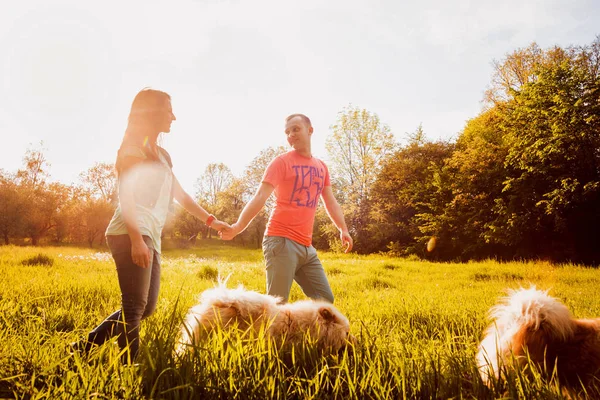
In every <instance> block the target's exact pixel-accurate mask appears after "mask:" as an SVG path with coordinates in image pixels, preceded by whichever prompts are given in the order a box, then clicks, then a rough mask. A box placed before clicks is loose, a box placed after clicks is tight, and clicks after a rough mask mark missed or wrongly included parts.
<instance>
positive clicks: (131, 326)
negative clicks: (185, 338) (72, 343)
mask: <svg viewBox="0 0 600 400" xmlns="http://www.w3.org/2000/svg"><path fill="white" fill-rule="evenodd" d="M143 238H144V242H145V243H146V245H147V246H148V248H150V249H151V250H152V258H151V260H150V266H149V267H148V268H142V267H140V266H138V265H136V264H134V263H133V261H132V259H131V239H130V238H129V235H109V236H107V237H106V241H107V243H108V247H109V248H110V251H111V253H112V256H113V259H114V260H115V264H116V265H117V274H118V276H119V286H120V287H121V309H120V310H117V311H115V312H114V313H113V314H111V315H110V316H109V317H107V318H106V319H105V320H104V321H103V322H102V323H101V324H100V325H98V326H97V327H96V328H95V329H94V330H93V331H91V332H90V333H89V334H88V338H87V340H88V343H90V344H91V343H94V344H102V343H104V342H105V341H106V340H108V339H109V338H111V337H112V336H114V335H119V337H118V342H119V347H120V348H121V349H124V348H126V347H127V346H128V345H129V354H127V352H126V353H125V355H124V358H123V359H124V360H125V361H126V362H131V361H133V360H134V359H135V356H136V355H137V353H138V349H139V346H140V344H139V341H140V339H139V337H140V321H141V320H143V319H144V318H146V317H148V316H149V315H150V314H152V313H153V312H154V310H155V309H156V301H157V299H158V290H159V287H160V254H159V253H158V252H157V251H156V250H154V249H153V246H152V239H150V237H149V236H143ZM125 327H126V329H125ZM124 331H126V334H123V332H124Z"/></svg>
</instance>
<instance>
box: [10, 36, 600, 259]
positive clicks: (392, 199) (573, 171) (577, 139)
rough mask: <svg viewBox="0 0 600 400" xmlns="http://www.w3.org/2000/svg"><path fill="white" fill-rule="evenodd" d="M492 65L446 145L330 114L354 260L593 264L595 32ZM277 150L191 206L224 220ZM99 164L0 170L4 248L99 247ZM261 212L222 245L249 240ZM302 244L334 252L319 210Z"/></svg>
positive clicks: (332, 156)
mask: <svg viewBox="0 0 600 400" xmlns="http://www.w3.org/2000/svg"><path fill="white" fill-rule="evenodd" d="M493 67H494V69H493V70H494V72H493V75H492V79H491V82H490V84H489V87H488V88H487V90H486V92H485V97H484V102H483V103H484V107H483V110H482V111H481V113H480V114H479V115H477V116H476V117H474V118H473V119H471V120H469V121H468V122H467V123H466V125H465V127H464V129H463V130H462V131H461V132H460V133H458V135H457V139H456V140H453V141H441V140H439V141H431V140H429V139H427V137H426V134H425V132H424V130H423V127H422V126H419V127H418V128H417V129H416V130H415V131H414V132H412V133H410V134H408V135H407V138H406V141H405V143H404V144H403V145H401V144H400V143H399V142H398V141H396V139H395V138H394V136H393V135H392V132H391V130H390V128H389V126H387V125H386V124H385V123H383V122H382V121H380V119H379V117H378V116H377V114H376V113H373V112H370V111H368V110H365V109H361V108H359V107H356V106H352V105H349V106H348V107H346V108H344V109H343V110H341V111H340V112H339V114H338V115H337V117H336V119H335V122H334V124H333V125H332V126H331V127H330V133H329V135H328V137H327V140H326V149H327V161H328V166H329V168H330V173H331V178H332V185H333V189H334V193H335V194H336V196H337V198H338V201H339V202H340V204H341V205H342V208H343V209H344V212H345V215H346V219H347V223H348V225H349V228H350V230H351V234H352V236H353V237H354V239H355V249H356V251H357V252H359V253H364V254H367V253H373V252H388V253H390V254H394V255H399V256H408V255H417V256H419V257H422V258H429V259H437V260H469V259H482V258H490V257H492V258H498V259H528V258H543V259H548V260H555V261H572V262H583V263H589V264H597V263H598V262H600V250H599V249H600V246H599V245H600V239H599V238H600V36H599V37H596V39H595V40H594V41H593V42H592V43H591V44H589V45H584V46H570V47H567V48H561V47H557V46H556V47H552V48H549V49H541V48H540V47H539V46H538V45H536V44H535V43H534V44H532V45H530V46H529V47H526V48H522V49H517V50H515V51H514V52H512V53H509V54H507V55H506V56H505V57H504V58H503V59H501V60H496V61H494V62H493ZM284 151H286V149H284V148H282V147H279V148H271V147H270V148H266V149H265V150H263V151H262V152H261V153H260V154H258V155H257V156H256V157H255V158H254V159H253V160H252V162H251V163H250V164H249V165H248V166H247V167H246V169H245V170H244V172H243V173H242V174H241V176H234V174H232V172H231V170H230V169H229V168H228V167H227V166H226V165H224V164H221V163H215V164H210V165H208V166H207V168H206V170H205V171H204V173H203V174H202V175H201V176H200V178H198V180H197V182H196V199H197V201H198V202H199V203H200V204H201V205H202V206H203V207H204V208H206V209H207V210H208V211H209V212H211V213H213V214H215V215H217V216H218V217H219V218H220V219H222V220H225V221H230V222H233V221H235V220H236V219H237V216H238V215H239V213H240V212H241V210H242V208H243V207H244V205H245V204H246V202H247V201H248V200H249V199H250V197H251V196H252V194H253V193H254V191H255V190H256V188H257V187H258V186H259V184H260V180H261V178H262V174H263V172H264V170H265V168H266V166H267V165H268V163H269V162H270V161H271V160H272V159H273V158H274V157H275V156H276V155H278V154H281V153H283V152H284ZM112 169H113V167H112V166H111V165H109V164H96V165H94V166H93V167H91V168H90V169H89V170H87V171H85V172H83V173H82V174H81V179H80V182H79V183H78V184H76V185H71V186H68V185H63V184H60V183H56V182H49V180H48V177H49V174H48V163H47V162H46V160H45V158H44V154H43V151H41V150H28V151H27V153H26V155H25V157H24V165H23V168H22V169H20V170H19V171H17V172H16V173H7V172H5V171H0V234H1V235H2V237H3V239H4V243H9V242H10V240H12V239H19V238H28V241H30V243H32V244H36V243H38V242H39V241H40V239H42V238H44V239H45V240H47V241H50V242H68V243H87V244H89V245H93V244H94V243H97V242H99V241H100V240H101V238H102V237H103V235H102V234H103V232H104V229H105V228H106V225H107V224H108V222H109V220H110V217H111V215H112V212H113V210H114V207H115V206H116V204H115V201H116V195H115V193H116V186H115V178H114V174H113V172H112ZM272 207H273V204H272V203H269V204H267V206H266V207H265V209H264V210H263V211H262V212H261V213H260V214H259V215H258V216H257V217H256V219H255V220H254V221H253V222H252V224H251V225H250V226H249V228H248V229H247V230H246V231H245V232H244V233H243V234H241V235H240V236H238V237H237V238H236V239H235V240H236V241H237V242H239V243H240V244H241V245H246V246H252V247H258V246H260V243H261V241H262V236H263V234H264V229H265V224H266V220H267V218H268V214H269V212H270V210H271V209H272ZM164 235H165V236H166V237H168V238H172V239H177V240H179V241H190V242H194V241H196V240H198V239H206V238H211V237H213V236H214V235H215V232H212V231H211V230H210V229H207V228H206V227H205V226H204V225H203V224H202V223H201V222H200V221H198V220H196V219H194V218H193V217H191V216H190V215H189V214H187V213H185V212H184V211H183V210H180V209H179V208H178V206H175V208H174V209H173V212H172V215H171V218H170V219H169V221H168V224H167V226H166V228H165V231H164ZM432 237H434V238H435V239H436V242H435V243H436V246H435V247H434V248H433V249H431V246H430V250H432V251H427V246H426V243H427V242H428V241H430V239H431V238H432ZM314 243H315V246H317V247H319V248H326V249H327V248H328V249H333V250H336V249H337V246H339V244H338V233H337V232H336V230H335V227H334V226H333V225H332V224H331V223H330V222H329V220H328V218H327V215H326V213H325V210H324V209H323V207H319V209H318V211H317V218H316V223H315V230H314Z"/></svg>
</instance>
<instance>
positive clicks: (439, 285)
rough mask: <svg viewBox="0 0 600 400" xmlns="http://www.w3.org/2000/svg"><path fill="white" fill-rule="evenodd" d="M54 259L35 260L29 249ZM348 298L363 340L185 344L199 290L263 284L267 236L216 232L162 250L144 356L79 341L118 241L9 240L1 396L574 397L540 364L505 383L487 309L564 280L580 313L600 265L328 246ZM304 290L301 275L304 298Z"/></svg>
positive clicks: (113, 300) (102, 295)
mask: <svg viewBox="0 0 600 400" xmlns="http://www.w3.org/2000/svg"><path fill="white" fill-rule="evenodd" d="M33 259H35V260H53V262H52V263H46V262H31V263H29V262H27V263H24V260H33ZM321 259H322V261H323V264H324V265H325V269H326V270H327V271H328V275H329V278H330V281H331V285H332V289H333V292H334V294H335V296H336V302H335V304H336V306H337V307H338V308H339V309H340V310H341V311H342V312H343V313H344V314H345V315H347V316H348V318H349V320H350V323H351V325H352V333H353V334H354V335H355V336H357V337H358V339H359V345H357V346H356V348H354V349H350V350H348V351H346V352H344V353H342V354H340V355H336V356H329V357H322V356H320V355H319V354H318V353H317V352H316V350H315V348H314V347H312V346H310V345H307V346H305V347H304V348H296V349H294V352H293V353H290V352H289V351H282V350H281V349H278V348H277V347H275V346H274V345H273V343H271V342H269V341H268V340H265V339H264V336H263V335H261V334H260V333H259V334H257V335H252V334H249V333H243V332H231V331H225V332H219V333H217V334H214V335H212V336H210V337H209V338H208V339H207V340H206V341H205V342H203V344H202V345H201V347H200V349H199V351H198V352H197V353H195V354H192V355H188V356H186V357H184V358H181V359H180V358H177V357H175V356H173V354H172V351H173V348H174V344H175V341H176V337H177V332H178V329H179V326H180V323H181V321H182V319H183V317H184V315H185V313H186V311H187V309H188V308H189V307H190V306H192V305H193V304H195V302H196V301H197V297H198V295H199V294H200V293H201V292H202V291H203V290H205V289H207V288H209V287H212V286H213V285H214V284H215V281H216V279H217V276H218V275H220V276H223V277H225V276H228V275H231V276H230V278H229V285H230V286H237V285H238V284H243V285H244V286H246V288H248V289H252V290H258V291H261V292H262V291H264V282H265V276H264V265H263V260H262V254H261V252H260V251H259V250H244V249H240V248H233V247H227V246H222V245H213V246H210V247H206V248H196V249H188V250H169V251H166V252H165V254H163V257H162V262H163V264H162V265H163V270H162V281H161V293H160V298H159V304H158V307H157V310H156V312H155V314H154V315H153V316H151V317H150V318H148V319H147V320H146V321H144V322H143V323H142V331H141V337H142V349H141V355H140V360H139V361H140V366H139V367H128V366H124V365H122V364H121V362H120V361H119V360H120V357H119V350H118V347H117V346H116V345H115V343H114V342H111V343H107V344H106V345H104V346H102V347H100V348H99V349H98V351H95V352H93V353H92V354H91V355H90V357H89V358H86V359H82V357H80V356H79V355H74V356H73V355H70V354H69V353H68V351H67V344H68V343H69V342H72V341H74V340H76V339H78V338H79V337H80V336H81V335H82V334H84V333H85V332H87V331H88V330H89V329H91V328H93V327H94V326H95V325H97V324H98V323H99V322H100V321H101V320H102V319H103V318H104V317H106V316H107V315H109V314H110V313H111V312H113V311H114V310H115V309H117V308H118V307H119V298H120V293H119V288H118V283H117V277H116V272H115V267H114V264H113V262H112V259H111V258H110V256H109V255H108V254H107V253H103V252H98V251H97V250H88V249H79V248H67V247H56V248H51V247H48V248H39V247H38V248H32V247H14V246H4V247H0V398H2V397H9V398H12V397H17V398H31V399H56V398H75V399H79V398H161V399H162V398H166V399H189V398H239V399H265V398H292V399H294V398H297V399H304V398H314V399H317V398H318V399H321V398H343V399H364V398H373V399H390V398H392V399H393V398H423V399H429V398H443V399H446V398H477V399H493V398H502V397H508V398H532V399H533V398H562V394H561V391H560V389H559V388H557V386H556V385H555V384H553V383H545V382H543V381H542V379H540V378H539V376H536V375H535V374H533V375H531V374H524V373H515V374H510V375H509V376H506V377H505V378H504V379H501V380H500V381H498V382H495V386H494V387H493V388H492V389H488V388H487V387H485V386H484V385H483V383H482V382H481V380H480V378H479V375H478V373H477V369H476V366H475V363H474V356H475V352H476V349H477V344H478V341H479V339H480V337H481V334H482V331H483V329H484V328H485V327H486V325H487V324H488V320H487V312H488V310H489V308H490V307H491V306H492V305H493V304H495V303H496V302H497V300H498V298H499V297H501V296H503V295H504V294H505V293H506V289H507V288H517V287H519V286H525V287H528V286H529V285H530V284H535V285H537V287H538V288H542V289H551V292H550V293H551V294H552V295H553V296H555V297H557V298H559V299H561V300H562V301H564V302H565V303H566V304H567V306H568V307H569V308H570V309H571V310H572V311H573V313H574V314H575V316H577V317H592V316H596V315H597V314H599V313H598V310H599V309H600V296H598V295H597V292H598V289H597V288H598V287H599V283H600V282H599V281H600V276H599V275H598V273H597V271H596V270H595V269H590V268H584V267H580V266H574V265H561V266H555V265H551V264H549V263H545V262H537V263H534V262H527V263H504V264H501V263H497V262H494V261H487V262H477V263H475V262H474V263H467V264H452V263H431V262H426V261H416V260H404V259H399V258H390V257H384V256H375V255H372V256H358V255H352V254H350V255H340V254H333V253H321ZM302 298H304V296H303V294H302V293H301V291H300V290H299V288H298V287H297V286H296V285H294V287H293V289H292V294H291V299H290V300H291V301H294V300H298V299H302Z"/></svg>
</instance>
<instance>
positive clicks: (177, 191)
mask: <svg viewBox="0 0 600 400" xmlns="http://www.w3.org/2000/svg"><path fill="white" fill-rule="evenodd" d="M173 197H175V200H177V202H178V203H179V204H181V206H182V207H183V208H185V210H186V211H187V212H189V213H190V214H192V215H193V216H194V217H196V218H198V219H199V220H200V221H202V222H204V223H206V221H207V220H208V218H209V217H210V216H211V215H210V214H209V213H208V212H207V211H206V210H205V209H204V208H202V207H201V206H200V204H198V203H196V202H195V201H194V199H193V198H192V196H190V195H189V194H187V192H186V191H185V190H183V188H182V187H181V185H180V184H179V181H178V180H177V178H176V177H175V175H173ZM213 218H214V216H213ZM209 227H210V228H212V229H215V230H217V231H219V232H220V231H221V230H223V229H224V228H229V224H227V223H225V222H222V221H219V220H218V219H214V220H213V221H212V222H211V223H210V225H209Z"/></svg>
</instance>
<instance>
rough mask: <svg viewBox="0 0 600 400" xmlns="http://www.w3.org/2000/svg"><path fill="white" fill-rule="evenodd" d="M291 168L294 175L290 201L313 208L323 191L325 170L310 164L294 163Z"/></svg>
mask: <svg viewBox="0 0 600 400" xmlns="http://www.w3.org/2000/svg"><path fill="white" fill-rule="evenodd" d="M292 168H293V169H294V172H295V174H296V176H295V180H294V189H293V190H292V195H291V197H290V203H296V205H297V206H299V207H309V208H315V207H316V206H317V204H319V196H321V192H322V191H323V185H324V182H323V179H325V171H324V170H323V168H316V167H313V166H312V165H294V166H292Z"/></svg>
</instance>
